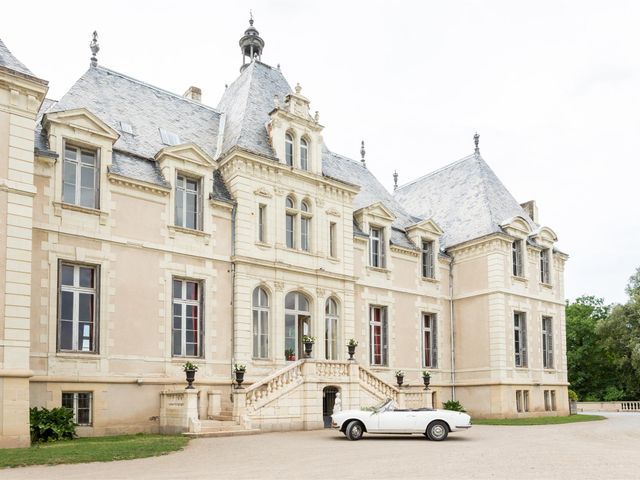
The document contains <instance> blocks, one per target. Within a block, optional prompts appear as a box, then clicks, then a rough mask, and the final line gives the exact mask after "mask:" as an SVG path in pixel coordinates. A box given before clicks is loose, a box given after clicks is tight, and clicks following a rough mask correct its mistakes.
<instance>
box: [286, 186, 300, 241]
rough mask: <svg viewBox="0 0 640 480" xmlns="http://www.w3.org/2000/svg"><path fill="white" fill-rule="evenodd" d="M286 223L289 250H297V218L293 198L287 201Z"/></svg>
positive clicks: (288, 198)
mask: <svg viewBox="0 0 640 480" xmlns="http://www.w3.org/2000/svg"><path fill="white" fill-rule="evenodd" d="M285 207H286V212H287V213H286V221H285V239H286V245H287V248H296V217H297V216H298V215H297V211H296V210H295V201H294V200H293V198H292V197H287V199H286V201H285Z"/></svg>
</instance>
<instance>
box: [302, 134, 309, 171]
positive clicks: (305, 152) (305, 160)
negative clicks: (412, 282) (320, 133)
mask: <svg viewBox="0 0 640 480" xmlns="http://www.w3.org/2000/svg"><path fill="white" fill-rule="evenodd" d="M300 168H301V169H302V170H309V144H308V142H307V140H305V139H304V138H303V139H301V140H300Z"/></svg>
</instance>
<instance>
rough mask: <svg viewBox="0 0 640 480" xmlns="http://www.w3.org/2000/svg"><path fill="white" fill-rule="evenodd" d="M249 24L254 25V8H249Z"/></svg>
mask: <svg viewBox="0 0 640 480" xmlns="http://www.w3.org/2000/svg"><path fill="white" fill-rule="evenodd" d="M249 25H251V26H252V27H253V10H249Z"/></svg>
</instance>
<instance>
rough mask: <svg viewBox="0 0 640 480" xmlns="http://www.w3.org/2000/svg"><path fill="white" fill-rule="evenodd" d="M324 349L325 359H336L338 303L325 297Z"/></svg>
mask: <svg viewBox="0 0 640 480" xmlns="http://www.w3.org/2000/svg"><path fill="white" fill-rule="evenodd" d="M324 314H325V317H324V318H325V320H324V321H325V323H324V351H325V358H326V359H327V360H337V359H338V303H337V302H336V301H335V300H334V299H333V298H329V299H327V303H326V304H325V307H324Z"/></svg>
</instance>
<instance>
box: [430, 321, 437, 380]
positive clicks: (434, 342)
mask: <svg viewBox="0 0 640 480" xmlns="http://www.w3.org/2000/svg"><path fill="white" fill-rule="evenodd" d="M431 368H438V317H437V316H436V315H432V316H431Z"/></svg>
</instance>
